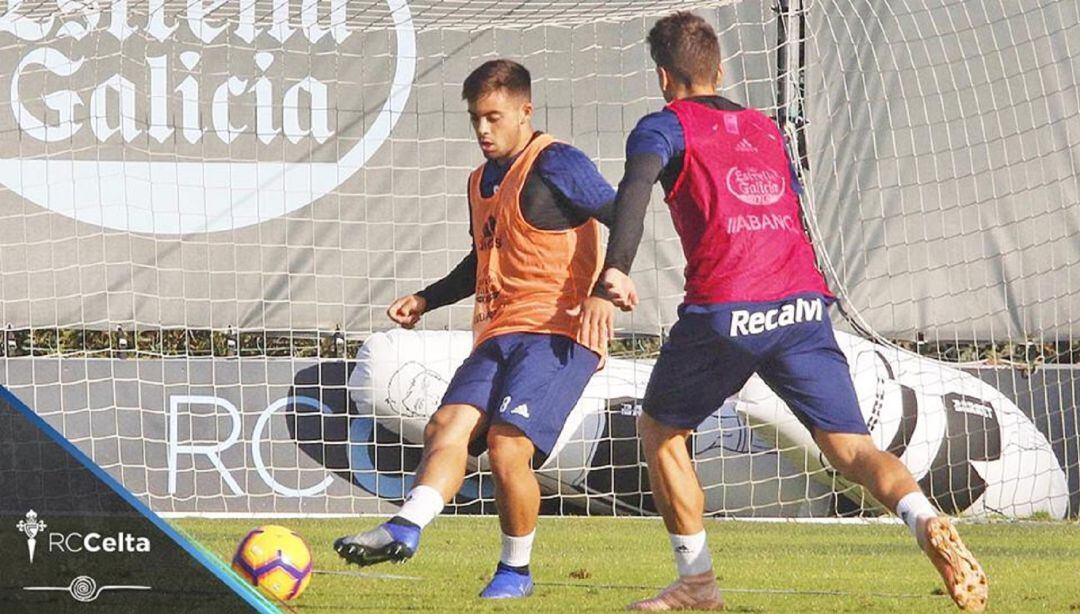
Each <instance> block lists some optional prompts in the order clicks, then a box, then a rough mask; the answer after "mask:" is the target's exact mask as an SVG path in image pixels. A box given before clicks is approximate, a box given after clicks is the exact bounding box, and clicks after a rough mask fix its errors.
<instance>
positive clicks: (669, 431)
mask: <svg viewBox="0 0 1080 614" xmlns="http://www.w3.org/2000/svg"><path fill="white" fill-rule="evenodd" d="M637 429H638V436H640V437H641V442H642V444H643V445H644V446H645V448H646V449H648V450H657V449H659V448H662V447H663V446H664V444H665V443H666V442H670V441H674V440H677V439H681V437H684V436H685V435H686V434H687V433H689V431H688V430H686V429H679V428H676V427H673V426H668V425H667V424H664V423H663V422H659V421H658V420H656V419H654V418H652V417H651V416H649V415H648V414H645V413H642V414H641V415H639V416H638V419H637Z"/></svg>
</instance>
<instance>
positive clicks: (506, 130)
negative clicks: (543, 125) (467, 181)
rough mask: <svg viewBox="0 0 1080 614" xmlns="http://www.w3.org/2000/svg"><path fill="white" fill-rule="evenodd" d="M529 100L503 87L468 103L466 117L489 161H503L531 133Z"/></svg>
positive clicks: (518, 149)
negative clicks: (467, 115)
mask: <svg viewBox="0 0 1080 614" xmlns="http://www.w3.org/2000/svg"><path fill="white" fill-rule="evenodd" d="M532 111H533V106H532V103H531V102H529V101H528V100H527V99H526V98H525V97H523V96H519V95H514V94H511V93H510V92H507V91H506V90H504V89H498V90H495V91H493V92H491V93H489V94H487V95H485V96H483V97H481V98H480V99H478V100H475V101H472V102H470V103H469V119H470V120H472V127H473V131H474V132H475V133H476V142H477V144H478V145H479V146H480V151H481V152H483V154H484V157H485V158H487V159H489V160H506V159H508V158H510V157H511V156H513V155H514V154H516V153H517V152H519V151H521V149H522V147H524V146H525V145H526V144H527V143H528V142H529V138H530V137H531V136H532Z"/></svg>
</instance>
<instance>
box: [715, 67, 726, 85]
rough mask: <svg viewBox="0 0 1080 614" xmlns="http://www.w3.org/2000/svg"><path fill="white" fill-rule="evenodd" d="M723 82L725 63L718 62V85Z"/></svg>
mask: <svg viewBox="0 0 1080 614" xmlns="http://www.w3.org/2000/svg"><path fill="white" fill-rule="evenodd" d="M723 82H724V65H723V64H717V65H716V85H717V86H719V85H720V84H721V83H723Z"/></svg>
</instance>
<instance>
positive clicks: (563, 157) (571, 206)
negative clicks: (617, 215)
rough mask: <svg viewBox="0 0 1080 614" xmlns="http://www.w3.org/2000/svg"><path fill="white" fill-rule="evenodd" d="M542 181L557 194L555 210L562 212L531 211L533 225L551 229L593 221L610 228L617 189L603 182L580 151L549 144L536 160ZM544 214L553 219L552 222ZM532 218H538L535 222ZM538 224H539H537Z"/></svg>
mask: <svg viewBox="0 0 1080 614" xmlns="http://www.w3.org/2000/svg"><path fill="white" fill-rule="evenodd" d="M537 170H538V173H539V175H540V178H541V179H542V180H543V181H544V183H545V184H546V185H547V186H548V188H549V189H551V191H552V192H553V193H554V195H555V200H556V208H559V209H562V210H563V211H552V212H545V211H543V210H540V211H532V212H528V213H527V214H526V216H527V218H529V221H530V222H534V224H533V225H535V226H538V227H541V228H548V227H554V226H556V225H560V226H561V225H564V224H566V223H567V221H570V223H571V224H572V225H577V224H580V223H581V222H583V221H585V220H587V219H589V218H594V219H596V220H597V221H598V222H600V223H601V224H603V225H605V226H611V222H612V220H613V219H614V211H615V188H613V187H611V184H610V183H608V182H607V179H604V176H603V175H601V174H600V171H599V170H597V168H596V165H595V164H593V161H592V160H590V159H589V156H587V155H585V152H583V151H581V150H580V149H578V148H576V147H574V146H572V145H567V144H565V143H555V144H552V145H550V146H549V147H548V148H547V149H545V150H544V153H542V154H541V156H540V159H539V160H538V161H537ZM545 213H550V214H551V217H552V218H553V219H552V220H551V222H550V224H549V223H547V220H546V219H543V218H544V217H546V216H545ZM530 216H539V217H540V218H541V219H539V220H534V219H532V218H531V217H530ZM535 222H538V223H535Z"/></svg>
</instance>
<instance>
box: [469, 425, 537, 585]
mask: <svg viewBox="0 0 1080 614" xmlns="http://www.w3.org/2000/svg"><path fill="white" fill-rule="evenodd" d="M487 444H488V459H489V461H490V463H491V473H492V476H493V477H494V478H495V504H496V505H497V506H498V510H499V528H500V529H501V530H502V552H501V554H500V556H499V564H498V566H497V567H496V573H495V576H494V577H493V578H492V581H491V583H490V584H489V585H488V586H487V587H486V588H485V589H484V591H483V592H482V593H481V594H480V596H481V597H485V598H505V597H521V596H527V595H529V594H531V593H532V574H531V573H530V570H529V562H530V558H531V555H532V544H533V538H534V537H535V536H536V521H537V517H538V515H539V513H540V485H539V484H537V482H536V476H535V475H534V474H533V470H532V466H531V464H530V461H531V460H532V457H533V454H534V453H535V447H534V446H533V444H532V441H530V440H529V438H528V437H526V436H525V434H524V433H522V432H521V431H520V430H519V429H518V428H517V427H515V426H513V425H511V424H506V423H497V424H493V425H491V428H490V429H489V430H488V434H487Z"/></svg>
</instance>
